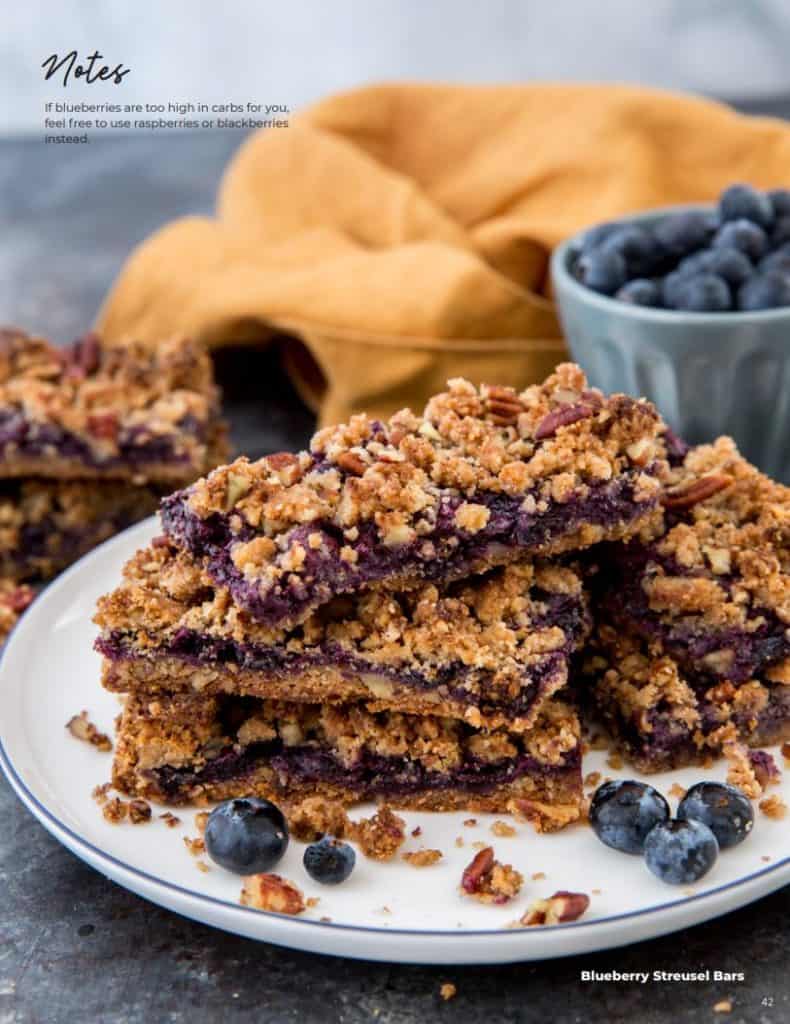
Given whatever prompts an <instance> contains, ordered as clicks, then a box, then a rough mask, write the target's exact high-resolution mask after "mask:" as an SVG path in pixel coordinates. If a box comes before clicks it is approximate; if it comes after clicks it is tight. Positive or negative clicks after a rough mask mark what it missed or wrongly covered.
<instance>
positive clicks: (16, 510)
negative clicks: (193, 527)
mask: <svg viewBox="0 0 790 1024" xmlns="http://www.w3.org/2000/svg"><path fill="white" fill-rule="evenodd" d="M160 497H161V495H160V493H159V491H158V490H157V489H156V488H154V487H148V486H139V487H138V486H136V485H134V484H131V483H127V482H126V481H123V480H41V479H35V478H32V479H30V478H29V479H25V480H1V481H0V573H1V574H2V575H7V576H11V577H14V578H16V579H25V580H27V579H49V578H50V577H52V576H54V575H55V574H56V573H58V572H60V570H61V569H64V568H65V567H66V566H67V565H70V564H71V563H72V562H74V561H76V560H77V559H78V558H80V557H81V556H82V555H84V554H86V553H87V552H88V551H90V550H91V549H92V548H94V547H96V545H97V544H100V543H101V542H102V541H104V540H107V539H108V537H112V536H113V535H114V534H116V533H118V532H119V531H120V530H123V529H125V528H126V527H127V526H130V525H131V524H132V523H136V522H137V521H138V520H140V519H144V518H145V517H146V516H149V515H151V514H152V513H153V512H155V511H156V508H157V506H158V504H159V499H160Z"/></svg>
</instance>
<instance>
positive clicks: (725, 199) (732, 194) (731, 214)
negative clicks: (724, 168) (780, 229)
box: [719, 185, 774, 228]
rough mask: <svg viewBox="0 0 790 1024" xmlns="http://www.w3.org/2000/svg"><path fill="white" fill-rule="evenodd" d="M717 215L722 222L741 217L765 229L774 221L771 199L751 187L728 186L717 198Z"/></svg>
mask: <svg viewBox="0 0 790 1024" xmlns="http://www.w3.org/2000/svg"><path fill="white" fill-rule="evenodd" d="M719 215H720V216H721V219H722V221H730V220H740V219H741V218H742V217H743V218H745V219H746V220H750V221H752V223H753V224H759V225H760V227H763V228H767V227H770V226H771V223H772V221H773V219H774V210H773V205H772V203H771V199H770V198H769V197H768V196H767V195H766V194H765V193H764V192H758V191H757V189H756V188H752V186H751V185H730V187H729V188H726V189H725V190H724V191H723V192H722V194H721V196H720V197H719Z"/></svg>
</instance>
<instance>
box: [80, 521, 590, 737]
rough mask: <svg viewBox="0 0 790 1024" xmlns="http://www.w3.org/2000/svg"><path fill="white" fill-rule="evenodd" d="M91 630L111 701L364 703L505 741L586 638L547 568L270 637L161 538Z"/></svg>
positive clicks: (577, 607) (342, 607)
mask: <svg viewBox="0 0 790 1024" xmlns="http://www.w3.org/2000/svg"><path fill="white" fill-rule="evenodd" d="M95 621H96V622H97V624H98V625H99V626H100V627H101V630H102V632H101V635H100V637H99V639H98V641H97V649H98V650H99V651H100V652H101V653H102V654H103V655H104V656H105V664H104V671H103V682H104V685H105V687H107V688H108V689H111V690H114V691H117V692H120V693H134V692H139V691H148V692H149V693H150V692H156V691H157V690H159V691H165V692H168V693H172V692H185V693H192V694H194V695H198V694H201V695H204V696H206V695H215V694H218V693H234V694H246V695H248V696H250V695H251V696H257V697H266V698H280V699H285V700H296V701H308V702H310V701H312V702H321V703H335V704H337V703H339V702H347V701H364V702H366V703H367V704H368V706H369V707H371V708H373V709H388V710H397V711H406V712H410V713H412V714H431V715H442V716H447V717H453V718H460V719H463V720H465V721H466V722H467V723H469V724H471V725H474V726H476V727H481V726H486V727H489V728H493V727H498V726H502V725H506V726H507V727H508V728H510V729H511V730H513V731H523V730H524V729H527V728H529V727H530V726H531V725H532V723H533V721H534V719H535V717H536V715H537V713H538V711H539V708H540V707H541V705H542V704H543V703H544V702H545V701H546V700H547V699H548V698H549V697H550V696H551V695H552V694H553V693H554V692H556V691H557V690H558V689H559V688H560V687H562V686H564V685H565V683H566V680H567V671H568V660H569V658H570V656H571V654H572V653H573V652H574V651H575V650H576V649H577V648H578V646H579V645H580V643H581V642H582V641H583V639H584V637H585V635H586V633H587V631H588V628H589V622H588V612H587V604H586V598H585V595H584V593H583V591H582V585H581V580H580V579H579V576H578V575H577V574H576V573H575V572H574V571H573V570H572V569H571V568H569V567H564V566H558V565H551V564H548V563H545V562H536V563H534V564H533V563H522V562H519V563H514V564H511V565H508V566H504V567H498V568H495V569H492V570H489V572H488V573H485V574H482V575H479V576H476V577H471V578H469V579H466V580H458V581H456V582H452V583H446V584H442V585H438V584H435V583H417V584H415V586H414V587H413V588H411V589H408V590H403V591H394V590H385V589H383V588H379V589H377V590H372V591H367V592H363V593H360V594H354V595H344V596H341V597H337V598H335V599H334V600H333V601H332V602H330V603H329V604H327V605H324V606H322V607H321V608H319V609H317V610H316V611H314V612H312V613H311V615H310V616H309V617H308V618H307V619H306V620H305V621H304V622H302V623H301V624H300V625H298V626H293V627H290V628H279V627H275V626H267V625H264V624H261V623H260V622H257V621H256V620H255V619H254V618H252V617H251V616H250V615H249V614H248V613H247V612H246V611H245V610H244V609H240V608H238V607H236V606H235V605H234V604H233V602H232V600H231V595H230V592H229V591H228V589H227V588H225V587H221V586H217V585H216V584H215V583H214V581H213V580H212V578H211V577H210V576H209V575H208V574H207V573H206V572H205V570H204V569H202V568H201V566H200V565H199V563H197V562H196V561H195V560H194V559H193V558H192V557H191V556H190V555H189V554H187V553H186V552H183V551H177V550H176V549H174V548H173V547H171V546H170V544H169V543H168V542H167V541H166V540H165V539H164V538H160V539H159V540H158V541H157V542H156V543H155V544H154V545H152V546H151V547H149V548H147V549H145V550H143V551H140V552H138V553H137V554H136V555H135V557H134V558H132V559H131V560H130V562H129V563H128V564H127V565H126V567H125V569H124V578H123V582H122V583H121V585H120V586H119V587H118V588H117V589H116V590H115V591H113V592H112V593H111V594H109V595H108V596H106V597H104V598H102V599H101V600H100V602H99V607H98V612H97V615H96V618H95Z"/></svg>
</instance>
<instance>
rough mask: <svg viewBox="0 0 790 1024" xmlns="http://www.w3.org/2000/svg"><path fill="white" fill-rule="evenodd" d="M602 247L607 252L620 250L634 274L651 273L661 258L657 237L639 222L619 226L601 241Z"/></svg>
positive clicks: (628, 268)
mask: <svg viewBox="0 0 790 1024" xmlns="http://www.w3.org/2000/svg"><path fill="white" fill-rule="evenodd" d="M600 248H601V249H605V250H606V251H607V252H619V253H620V255H621V256H622V257H623V259H624V260H625V265H626V268H627V270H628V273H629V275H632V276H633V275H636V276H642V275H644V274H649V273H650V272H651V271H652V270H654V269H655V267H656V265H657V263H658V261H659V259H660V252H659V248H658V245H657V243H656V240H655V238H654V237H653V235H652V234H651V233H650V232H649V231H647V230H645V228H643V227H640V226H639V225H638V224H626V225H624V226H621V227H617V228H616V229H615V230H614V231H612V232H611V233H610V234H609V235H608V236H607V237H606V238H605V239H604V241H603V242H601V244H600Z"/></svg>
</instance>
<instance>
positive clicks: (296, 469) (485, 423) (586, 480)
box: [162, 364, 665, 626]
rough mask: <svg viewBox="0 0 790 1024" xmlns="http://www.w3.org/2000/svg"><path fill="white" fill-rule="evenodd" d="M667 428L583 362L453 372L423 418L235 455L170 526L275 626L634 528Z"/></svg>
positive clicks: (361, 423) (648, 511) (352, 425)
mask: <svg viewBox="0 0 790 1024" xmlns="http://www.w3.org/2000/svg"><path fill="white" fill-rule="evenodd" d="M663 431H664V425H663V423H662V422H661V420H660V418H659V416H658V414H657V412H656V410H655V409H654V408H653V406H652V405H650V404H649V403H648V402H646V401H644V400H635V399H633V398H628V397H626V396H625V395H614V396H612V397H609V398H605V397H604V396H603V395H602V394H601V393H600V392H599V391H596V390H593V389H590V388H589V387H588V385H587V381H586V379H585V377H584V374H583V373H582V371H581V370H580V369H579V367H577V366H574V365H572V364H563V365H561V366H559V367H557V370H556V372H555V373H554V374H553V375H552V376H551V377H549V378H548V379H547V380H546V381H545V382H544V383H543V384H542V385H535V386H534V387H530V388H527V389H526V390H525V391H523V392H522V393H520V394H517V393H516V392H515V391H514V390H513V389H512V388H505V387H487V386H482V387H481V388H480V389H477V388H475V387H474V386H473V385H472V384H470V383H468V382H467V381H464V380H455V381H451V382H450V384H449V390H448V391H446V392H445V393H443V394H439V395H436V396H435V397H434V398H432V399H431V401H430V402H429V403H428V406H427V408H426V410H425V412H424V414H423V415H419V416H418V415H415V414H414V413H412V412H410V411H408V410H403V411H402V412H400V413H397V414H396V415H394V416H393V417H392V418H391V419H390V420H389V421H388V422H386V423H384V422H382V421H380V420H376V419H370V418H369V417H367V416H364V415H359V416H355V417H353V418H352V419H351V421H350V422H349V423H348V424H344V425H341V426H337V427H327V428H326V429H324V430H321V431H319V432H318V433H317V434H316V435H315V437H314V438H313V441H312V446H311V449H310V451H309V452H302V453H300V454H298V455H290V454H287V453H282V454H278V455H272V456H268V457H267V458H264V459H261V460H259V461H258V462H255V463H251V462H249V461H248V460H247V459H238V460H236V461H235V462H233V463H231V464H230V465H229V466H225V467H222V468H221V469H218V470H216V471H215V472H213V473H212V474H210V475H209V476H208V477H207V478H206V479H204V480H200V481H198V482H197V483H196V484H194V485H193V486H191V487H189V488H188V489H186V490H184V491H181V492H178V493H176V494H174V495H171V496H170V497H169V498H167V499H166V500H165V501H164V502H163V507H162V519H163V525H164V528H165V532H166V533H167V535H168V536H169V537H170V538H171V540H173V542H174V543H176V544H178V545H179V546H182V547H184V548H186V549H188V550H189V551H191V552H192V553H193V554H194V555H195V556H196V557H197V558H201V559H203V560H204V561H205V563H206V566H207V570H208V572H209V573H210V574H211V576H212V577H213V578H214V579H215V580H216V582H217V583H218V584H221V585H223V586H227V587H228V588H229V589H230V591H231V593H232V595H233V599H234V601H235V602H236V604H238V605H239V606H240V607H243V608H245V609H246V610H247V611H248V612H249V614H250V615H251V616H253V617H254V618H256V619H257V620H258V621H260V622H262V623H264V624H267V625H269V626H274V625H284V624H288V623H290V624H293V623H296V622H299V621H301V620H303V619H305V618H306V617H307V616H308V615H309V614H310V612H311V611H312V610H314V609H315V608H317V607H318V606H319V605H321V604H324V603H326V602H327V601H329V600H331V599H332V598H333V597H336V596H338V595H340V594H344V593H352V592H355V591H358V590H360V589H363V588H371V587H374V586H379V585H386V586H390V587H392V586H395V587H397V586H400V585H402V584H404V583H412V582H414V581H415V580H417V581H419V580H422V581H425V580H440V581H442V580H448V579H453V578H459V577H463V576H468V575H469V574H470V573H473V572H479V571H481V570H484V569H487V568H490V567H491V566H492V565H496V564H502V563H506V562H510V561H518V560H522V559H525V558H532V557H537V556H541V555H555V554H557V553H559V552H562V551H568V550H576V549H580V548H585V547H588V546H589V545H591V544H593V543H596V542H598V541H602V540H616V539H620V538H623V537H628V536H632V535H634V534H636V533H638V532H639V531H640V530H643V529H644V528H646V527H647V526H648V525H649V523H650V520H651V517H652V516H653V515H654V513H655V512H656V510H657V507H658V501H659V495H660V490H661V487H660V482H659V476H660V475H661V472H662V470H663V468H664V467H665V462H664V459H663V456H664V454H665V450H664V447H663V445H662V442H661V435H662V433H663Z"/></svg>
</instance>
